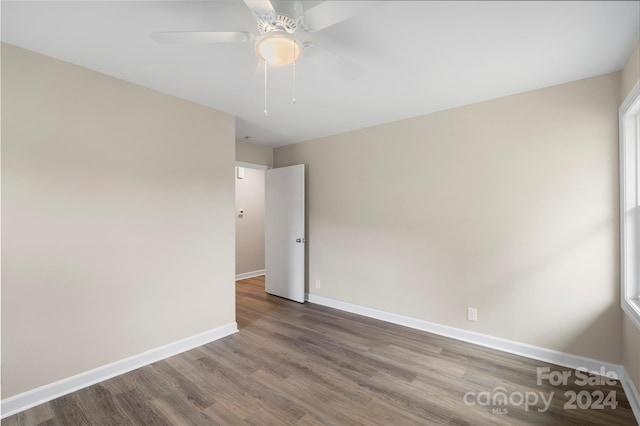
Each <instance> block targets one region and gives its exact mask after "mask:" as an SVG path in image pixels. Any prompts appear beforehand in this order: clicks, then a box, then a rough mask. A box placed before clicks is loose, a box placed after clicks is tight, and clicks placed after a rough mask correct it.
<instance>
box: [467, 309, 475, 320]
mask: <svg viewBox="0 0 640 426" xmlns="http://www.w3.org/2000/svg"><path fill="white" fill-rule="evenodd" d="M467 319H468V320H469V321H478V310H477V309H476V308H467Z"/></svg>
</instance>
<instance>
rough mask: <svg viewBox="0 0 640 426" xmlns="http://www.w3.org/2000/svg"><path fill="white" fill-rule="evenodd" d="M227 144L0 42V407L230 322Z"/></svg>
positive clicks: (178, 116)
mask: <svg viewBox="0 0 640 426" xmlns="http://www.w3.org/2000/svg"><path fill="white" fill-rule="evenodd" d="M234 138H235V135H234V118H233V117H232V116H230V115H227V114H223V113H221V112H218V111H215V110H212V109H209V108H205V107H202V106H198V105H195V104H193V103H189V102H186V101H183V100H180V99H177V98H174V97H171V96H167V95H163V94H160V93H157V92H154V91H151V90H148V89H145V88H142V87H139V86H136V85H133V84H129V83H126V82H123V81H121V80H117V79H115V78H112V77H108V76H106V75H103V74H99V73H96V72H93V71H90V70H87V69H84V68H81V67H78V66H75V65H71V64H69V63H65V62H61V61H58V60H54V59H52V58H48V57H45V56H41V55H38V54H35V53H32V52H29V51H26V50H22V49H19V48H17V47H13V46H10V45H6V44H3V45H2V398H7V397H9V396H12V395H15V394H18V393H21V392H24V391H27V390H30V389H33V388H35V387H37V386H41V385H45V384H47V383H51V382H53V381H56V380H60V379H63V378H66V377H69V376H71V375H74V374H77V373H80V372H83V371H86V370H89V369H93V368H96V367H99V366H101V365H104V364H107V363H110V362H113V361H117V360H120V359H123V358H125V357H129V356H132V355H136V354H139V353H141V352H143V351H147V350H150V349H153V348H157V347H159V346H161V345H165V344H168V343H172V342H175V341H178V340H180V339H183V338H186V337H190V336H193V335H195V334H198V333H201V332H204V331H207V330H210V329H213V328H216V327H219V326H222V325H226V324H229V323H232V322H234V321H235V311H234V298H235V295H234V269H233V264H234V248H233V247H234V222H233V220H234V219H233V210H234V183H233V167H234V161H235V158H234V157H235V153H234V142H235V141H234Z"/></svg>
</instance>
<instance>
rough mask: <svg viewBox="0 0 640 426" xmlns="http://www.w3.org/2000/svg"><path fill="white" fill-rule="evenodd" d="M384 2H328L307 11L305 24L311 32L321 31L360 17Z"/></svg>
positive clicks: (330, 0)
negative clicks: (357, 16)
mask: <svg viewBox="0 0 640 426" xmlns="http://www.w3.org/2000/svg"><path fill="white" fill-rule="evenodd" d="M381 3H384V2H383V1H361V0H357V1H349V0H328V1H324V2H322V3H320V4H319V5H317V6H315V7H313V8H311V9H309V10H307V11H306V12H305V13H304V15H303V16H304V23H305V25H306V26H307V30H308V31H309V32H314V31H320V30H323V29H325V28H327V27H330V26H332V25H335V24H337V23H338V22H342V21H345V20H347V19H349V18H352V17H354V16H356V15H360V14H361V13H364V12H365V11H367V10H369V9H371V8H372V7H374V6H376V5H378V4H381Z"/></svg>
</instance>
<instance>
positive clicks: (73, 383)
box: [0, 322, 238, 419]
mask: <svg viewBox="0 0 640 426" xmlns="http://www.w3.org/2000/svg"><path fill="white" fill-rule="evenodd" d="M237 331H238V324H237V323H236V322H232V323H229V324H226V325H223V326H221V327H217V328H214V329H211V330H208V331H205V332H203V333H200V334H196V335H195V336H191V337H187V338H186V339H182V340H179V341H177V342H173V343H169V344H168V345H164V346H160V347H158V348H155V349H151V350H150V351H146V352H143V353H141V354H138V355H134V356H132V357H129V358H125V359H122V360H120V361H116V362H113V363H111V364H107V365H103V366H101V367H98V368H95V369H93V370H89V371H85V372H83V373H80V374H76V375H75V376H71V377H67V378H66V379H62V380H59V381H57V382H53V383H49V384H48V385H44V386H40V387H38V388H35V389H32V390H30V391H27V392H23V393H21V394H18V395H15V396H12V397H9V398H6V399H3V400H2V401H1V402H0V413H2V414H1V415H0V418H3V419H4V418H5V417H8V416H11V415H13V414H16V413H19V412H21V411H24V410H26V409H28V408H31V407H35V406H36V405H40V404H43V403H45V402H47V401H51V400H52V399H55V398H58V397H61V396H63V395H66V394H69V393H71V392H75V391H77V390H80V389H82V388H86V387H87V386H91V385H93V384H96V383H98V382H101V381H103V380H107V379H110V378H112V377H115V376H118V375H120V374H123V373H126V372H129V371H131V370H135V369H136V368H140V367H144V366H145V365H149V364H152V363H154V362H157V361H160V360H163V359H165V358H169V357H171V356H173V355H177V354H179V353H181V352H185V351H188V350H190V349H193V348H196V347H198V346H202V345H205V344H207V343H209V342H213V341H214V340H218V339H221V338H223V337H226V336H229V335H230V334H233V333H236V332H237Z"/></svg>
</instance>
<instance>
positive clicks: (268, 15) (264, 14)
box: [244, 0, 276, 21]
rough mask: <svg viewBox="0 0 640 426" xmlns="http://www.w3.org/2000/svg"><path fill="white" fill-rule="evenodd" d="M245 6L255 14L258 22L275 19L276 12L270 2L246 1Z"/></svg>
mask: <svg viewBox="0 0 640 426" xmlns="http://www.w3.org/2000/svg"><path fill="white" fill-rule="evenodd" d="M244 4H246V5H247V7H248V8H249V9H250V10H251V11H252V12H253V15H254V16H255V17H256V19H257V20H258V21H260V20H261V19H263V20H270V19H272V18H275V16H276V10H275V9H274V7H273V4H271V1H269V0H244Z"/></svg>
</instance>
